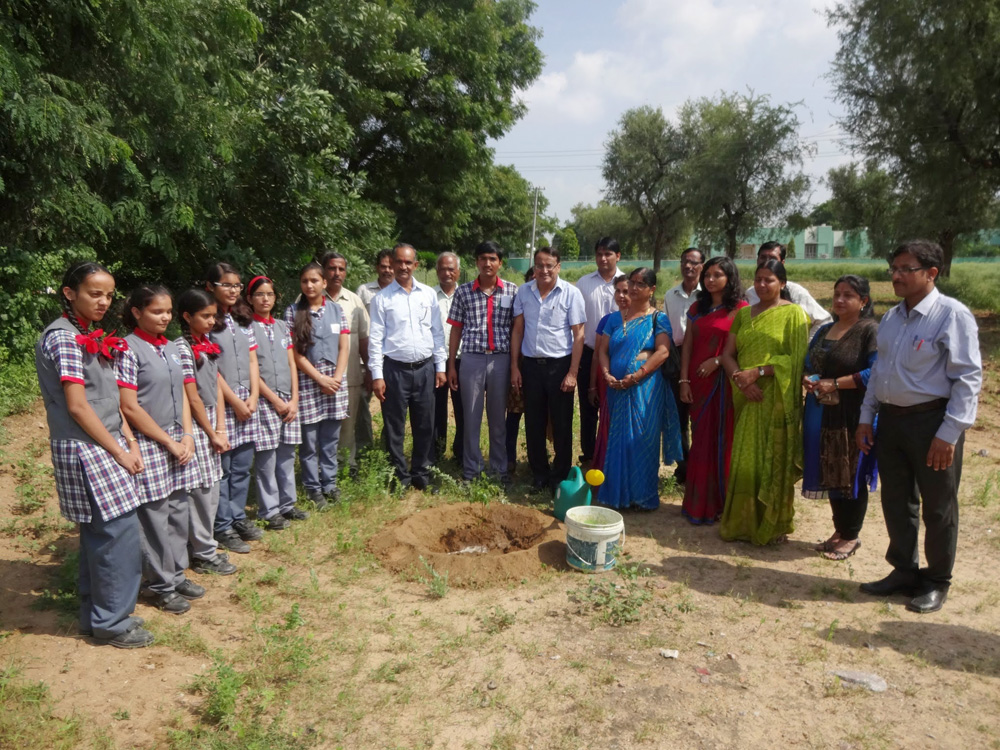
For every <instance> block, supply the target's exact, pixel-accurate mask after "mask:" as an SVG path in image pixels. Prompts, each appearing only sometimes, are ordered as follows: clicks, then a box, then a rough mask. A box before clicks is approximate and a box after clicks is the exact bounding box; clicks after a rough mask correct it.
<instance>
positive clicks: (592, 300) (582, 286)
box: [576, 268, 625, 349]
mask: <svg viewBox="0 0 1000 750" xmlns="http://www.w3.org/2000/svg"><path fill="white" fill-rule="evenodd" d="M624 275H625V272H624V271H622V270H621V269H618V268H616V269H615V275H614V277H612V279H611V281H605V280H604V278H603V277H602V276H601V272H600V271H594V272H593V273H588V274H587V275H586V276H581V277H580V278H579V279H578V280H577V282H576V288H577V289H579V290H580V294H582V295H583V310H584V312H585V313H586V315H587V320H586V321H584V324H583V343H584V344H585V345H586V346H589V347H590V348H591V349H593V348H594V342H595V339H596V338H597V324H598V323H600V322H601V318H603V317H604V316H605V315H607V314H608V313H609V312H611V311H612V310H614V309H615V281H617V280H618V279H620V278H621V277H622V276H624Z"/></svg>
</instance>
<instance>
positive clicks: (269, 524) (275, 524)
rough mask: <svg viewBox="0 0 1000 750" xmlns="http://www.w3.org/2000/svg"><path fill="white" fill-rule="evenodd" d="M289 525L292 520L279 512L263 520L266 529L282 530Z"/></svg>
mask: <svg viewBox="0 0 1000 750" xmlns="http://www.w3.org/2000/svg"><path fill="white" fill-rule="evenodd" d="M291 525H292V522H291V521H289V520H288V519H287V518H285V517H284V516H283V515H281V514H280V513H275V514H274V515H273V516H272V517H271V518H267V519H265V520H264V528H266V529H267V530H268V531H284V530H285V529H287V528H288V527H289V526H291Z"/></svg>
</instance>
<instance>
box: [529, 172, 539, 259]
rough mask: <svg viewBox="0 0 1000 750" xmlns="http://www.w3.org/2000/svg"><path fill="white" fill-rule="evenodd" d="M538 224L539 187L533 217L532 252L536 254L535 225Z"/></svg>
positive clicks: (536, 189) (536, 191)
mask: <svg viewBox="0 0 1000 750" xmlns="http://www.w3.org/2000/svg"><path fill="white" fill-rule="evenodd" d="M537 225H538V188H537V187H536V188H535V211H534V214H533V215H532V217H531V254H532V255H534V254H535V227H536V226H537Z"/></svg>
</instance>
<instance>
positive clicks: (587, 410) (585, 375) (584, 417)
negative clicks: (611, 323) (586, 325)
mask: <svg viewBox="0 0 1000 750" xmlns="http://www.w3.org/2000/svg"><path fill="white" fill-rule="evenodd" d="M591 367H597V363H596V362H594V350H593V349H591V348H590V347H589V346H586V345H584V347H583V355H582V356H581V357H580V374H579V375H578V376H577V379H576V383H577V391H578V393H579V395H580V455H581V457H582V460H583V461H590V460H591V459H592V458H593V457H594V445H595V444H596V443H597V407H596V406H594V405H593V404H592V403H590V399H588V398H587V396H588V395H589V394H588V391H589V389H590V368H591ZM560 481H561V480H560Z"/></svg>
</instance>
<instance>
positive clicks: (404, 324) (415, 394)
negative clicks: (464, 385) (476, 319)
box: [368, 244, 448, 490]
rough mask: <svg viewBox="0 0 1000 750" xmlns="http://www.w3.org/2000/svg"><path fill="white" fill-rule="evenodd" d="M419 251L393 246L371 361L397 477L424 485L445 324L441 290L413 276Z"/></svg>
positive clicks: (372, 330)
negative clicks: (406, 450)
mask: <svg viewBox="0 0 1000 750" xmlns="http://www.w3.org/2000/svg"><path fill="white" fill-rule="evenodd" d="M416 267H417V253H416V251H415V250H414V249H413V246H412V245H406V244H400V245H396V247H395V248H394V250H393V269H394V271H395V279H394V280H393V282H392V283H391V284H389V285H388V286H386V287H385V288H384V289H382V290H381V291H379V293H378V294H376V295H375V297H374V298H373V299H372V302H371V326H370V327H369V331H368V367H369V369H370V370H371V373H372V392H373V393H374V394H375V397H376V398H377V399H378V400H379V401H381V402H382V424H383V429H382V434H383V439H384V440H385V443H386V448H387V449H388V451H389V459H390V460H391V461H392V464H393V466H395V467H396V478H397V479H398V480H399V482H400V483H401V484H402V485H404V486H409V485H412V486H413V487H415V488H416V489H418V490H422V489H425V488H426V487H427V485H428V484H429V482H430V465H431V459H432V456H433V454H434V440H433V431H434V389H435V388H440V387H441V386H442V385H444V384H445V382H447V378H446V376H445V363H446V362H447V359H448V356H447V354H446V352H445V348H444V328H443V327H442V325H441V315H440V312H439V310H438V301H437V295H436V294H435V293H434V290H433V289H431V288H430V287H429V286H427V285H426V284H421V283H420V282H419V281H417V280H416V279H414V278H413V271H414V270H415V269H416ZM407 409H409V411H410V430H411V432H412V433H413V455H412V456H411V458H410V470H409V471H407V470H406V458H405V456H404V455H403V433H404V431H405V426H406V411H407Z"/></svg>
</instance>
